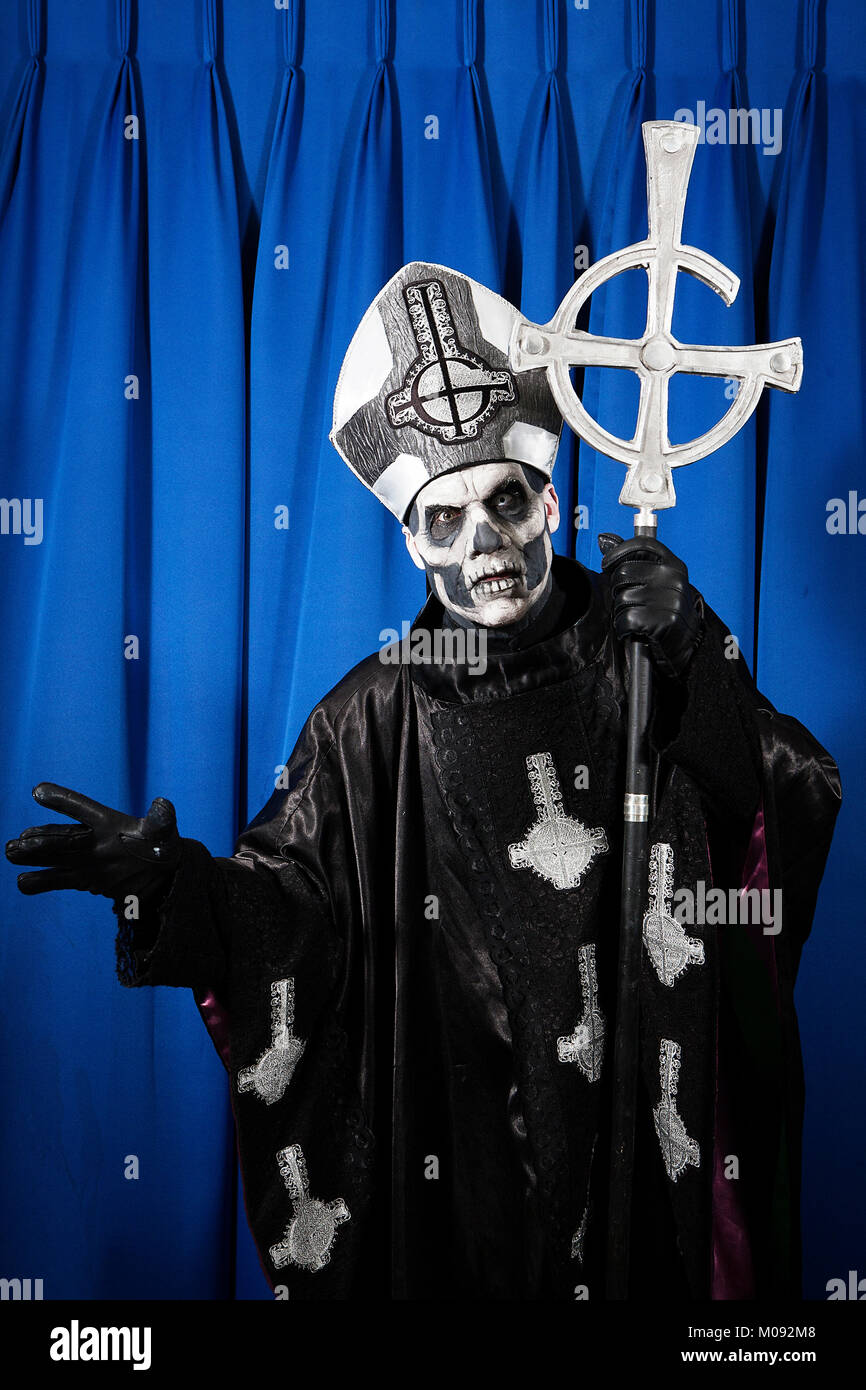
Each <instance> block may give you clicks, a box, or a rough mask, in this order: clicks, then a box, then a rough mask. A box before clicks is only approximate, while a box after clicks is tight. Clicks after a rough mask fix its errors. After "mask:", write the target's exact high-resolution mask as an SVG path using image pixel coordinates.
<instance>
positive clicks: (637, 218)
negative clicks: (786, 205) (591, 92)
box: [576, 0, 653, 569]
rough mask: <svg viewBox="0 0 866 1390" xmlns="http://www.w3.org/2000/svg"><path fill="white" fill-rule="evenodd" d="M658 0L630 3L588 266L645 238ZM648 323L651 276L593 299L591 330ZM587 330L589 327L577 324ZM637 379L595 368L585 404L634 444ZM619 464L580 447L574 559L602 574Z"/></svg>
mask: <svg viewBox="0 0 866 1390" xmlns="http://www.w3.org/2000/svg"><path fill="white" fill-rule="evenodd" d="M652 3H653V0H629V4H628V6H627V7H626V17H627V20H628V32H627V38H628V42H629V53H630V60H631V66H630V69H629V71H628V72H627V73H626V74H625V76H624V77H623V78H622V80H621V81H620V84H619V86H618V88H617V91H616V94H615V96H614V100H613V103H612V105H611V115H610V119H609V123H608V128H607V130H606V132H605V139H604V144H603V154H602V158H601V160H600V169H599V174H598V182H599V186H598V187H597V189H596V190H594V196H593V201H594V203H595V206H596V207H597V208H599V209H600V217H599V221H598V231H597V233H595V235H594V236H593V239H592V245H591V246H590V260H591V261H596V260H600V259H601V257H602V256H607V255H609V254H610V252H611V251H618V250H620V248H622V247H624V246H628V245H630V244H631V243H632V242H634V241H640V240H641V239H642V238H643V237H645V236H646V166H645V163H644V157H643V141H642V139H641V129H640V128H641V124H642V122H643V121H645V120H649V119H650V117H651V116H652V114H653V112H652V104H651V101H652V93H651V75H650V73H649V72H648V69H647V40H648V26H647V8H648V6H649V5H650V4H652ZM645 318H646V276H645V274H644V272H643V271H642V270H641V271H632V272H630V273H629V274H628V275H621V276H618V277H617V278H616V279H615V280H611V281H609V282H608V284H607V286H606V287H603V288H602V289H601V290H599V291H598V293H596V294H594V295H593V296H592V300H591V301H590V309H589V324H588V327H589V332H590V333H596V334H606V333H609V334H614V335H615V336H617V337H638V336H640V333H641V332H642V322H643V321H645ZM579 326H583V327H585V326H586V325H579ZM636 383H637V378H636V377H635V376H634V373H632V372H618V371H610V370H606V369H605V370H601V369H598V368H591V369H589V370H587V371H586V373H585V374H584V395H583V403H584V405H585V407H586V409H587V410H588V411H589V413H590V415H592V416H593V417H594V418H595V419H596V420H598V421H599V422H600V424H602V425H603V426H604V427H605V428H606V429H608V430H610V431H611V432H612V433H613V434H618V435H620V436H621V437H623V438H626V439H630V438H631V437H632V435H633V433H634V429H635V424H636V422H637V399H638V397H637V389H636ZM623 476H624V469H623V466H622V464H618V463H614V462H613V461H612V460H610V459H608V458H606V457H605V456H604V455H600V454H597V453H596V451H595V450H594V449H591V448H590V447H589V446H588V445H587V444H585V443H584V442H583V441H581V443H580V444H579V446H578V500H579V502H580V504H581V505H582V506H585V507H586V508H587V514H586V515H587V519H588V525H587V526H586V527H584V528H582V529H581V530H579V531H578V534H577V552H576V553H577V558H578V560H580V561H581V563H583V564H585V565H589V566H590V567H591V568H592V569H597V568H598V564H599V554H598V546H597V544H596V536H597V535H598V532H599V531H601V530H610V529H615V528H616V527H617V526H618V527H619V528H620V532H621V534H623V535H630V534H631V528H632V523H631V516H632V513H631V512H630V511H622V512H620V511H619V509H618V508H617V498H618V497H619V493H620V489H621V487H622V484H623Z"/></svg>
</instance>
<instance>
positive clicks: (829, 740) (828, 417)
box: [758, 0, 866, 1298]
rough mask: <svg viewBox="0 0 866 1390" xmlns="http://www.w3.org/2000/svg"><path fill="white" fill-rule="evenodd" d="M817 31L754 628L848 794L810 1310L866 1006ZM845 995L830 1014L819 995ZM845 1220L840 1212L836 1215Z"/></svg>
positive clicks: (851, 122)
mask: <svg viewBox="0 0 866 1390" xmlns="http://www.w3.org/2000/svg"><path fill="white" fill-rule="evenodd" d="M824 15H825V11H824V6H823V4H819V3H818V0H806V3H805V4H804V5H803V10H802V22H803V39H802V67H801V71H800V72H799V74H798V76H797V78H796V80H795V82H794V86H793V90H792V93H791V99H790V102H789V107H788V110H787V111H786V120H785V151H784V153H785V165H784V170H783V179H782V188H781V191H780V197H779V203H778V211H777V215H776V222H775V231H774V236H773V249H772V267H771V273H770V291H769V306H770V318H769V324H770V332H771V334H772V335H773V336H774V337H784V336H788V335H789V334H792V333H797V334H799V335H800V336H801V337H802V339H803V384H802V387H801V389H800V393H799V395H798V396H797V397H795V398H794V399H793V400H792V399H790V398H788V399H785V398H780V399H778V400H777V399H773V400H771V402H770V406H769V438H768V454H767V481H766V500H765V508H764V528H763V551H762V556H761V576H760V609H759V618H758V678H759V680H760V683H761V687H762V689H764V690H765V691H766V693H767V695H768V696H769V697H770V699H772V700H773V701H774V702H775V703H776V704H777V705H778V706H779V708H781V709H790V710H792V711H796V714H797V716H798V717H799V718H800V719H802V721H803V723H805V724H806V726H807V727H808V728H810V729H812V730H813V731H814V732H815V734H816V735H817V736H818V738H820V739H821V740H822V742H824V743H825V744H826V746H827V747H829V748H831V749H832V750H833V753H834V755H835V757H836V759H837V761H838V763H839V770H840V773H841V777H842V787H843V803H842V811H841V814H840V816H839V820H838V822H837V825H836V833H835V836H834V840H833V846H832V850H831V853H830V859H829V862H828V865H827V870H826V873H825V876H824V882H823V885H822V889H821V894H820V897H819V899H818V911H817V914H816V918H815V922H814V924H813V928H812V937H811V940H810V942H809V944H808V945H807V947H806V952H805V955H804V962H803V968H802V969H801V971H800V978H799V983H798V988H797V1007H798V1013H799V1018H800V1032H801V1036H802V1040H803V1049H804V1057H805V1064H806V1088H807V1091H806V1094H807V1107H806V1121H805V1129H804V1136H803V1169H804V1200H803V1243H804V1265H805V1270H806V1278H805V1287H804V1294H805V1296H806V1297H807V1298H824V1297H826V1281H825V1278H824V1274H823V1273H822V1270H823V1269H824V1268H825V1265H826V1256H825V1255H824V1254H823V1252H824V1250H825V1247H826V1242H827V1239H828V1231H830V1232H832V1231H833V1229H834V1227H836V1226H837V1225H838V1221H839V1212H840V1195H839V1194H840V1193H843V1192H845V1191H846V1190H847V1188H848V1184H849V1182H850V1163H851V1149H850V1147H849V1145H856V1144H857V1137H856V1132H850V1133H849V1132H848V1130H847V1125H846V1124H845V1122H844V1121H843V1127H842V1129H841V1130H837V1128H836V1124H837V1121H836V1120H835V1119H834V1117H836V1116H844V1115H847V1114H850V1106H851V1094H852V1092H851V1077H852V1076H855V1077H859V1076H862V1075H863V1072H864V1066H866V1052H864V1045H863V1040H862V1036H861V1035H860V1033H859V1031H858V1030H857V1029H856V1028H855V1029H854V1030H853V1031H852V1029H851V1027H850V1019H849V1020H848V1021H847V1022H846V1017H845V1008H844V1005H842V1003H841V997H848V998H851V999H862V998H863V994H864V989H866V963H864V953H863V948H862V912H861V911H860V910H859V908H857V907H856V906H853V905H852V890H853V892H854V893H855V894H856V892H857V891H858V890H857V888H856V887H855V885H859V884H861V883H862V882H863V878H864V874H866V847H864V838H863V831H862V791H861V789H862V787H863V785H864V778H866V736H864V724H863V676H862V671H863V629H862V622H861V621H860V612H861V607H860V605H861V596H862V593H863V546H864V544H866V540H864V533H866V517H863V518H862V519H861V516H860V514H859V505H860V503H861V500H862V499H864V498H866V481H864V480H866V470H864V466H863V458H864V453H866V413H864V407H863V380H864V372H866V362H864V351H863V324H864V322H866V291H864V279H863V268H862V257H863V250H862V248H863V226H864V218H866V192H864V182H863V178H862V170H863V147H864V140H866V120H864V105H863V100H862V95H861V89H860V86H859V83H858V82H856V81H854V80H848V81H845V80H844V79H843V80H837V81H836V82H834V83H833V85H832V87H829V88H828V83H827V78H826V75H825V72H824V70H823V66H822V58H821V48H822V47H823V33H824ZM863 512H864V513H866V505H864V506H863ZM828 528H829V529H828ZM836 528H838V529H836ZM843 977H844V980H845V984H844V986H843V987H841V997H840V994H837V990H836V988H835V987H834V986H833V985H832V984H831V983H830V981H832V980H837V981H841V979H842V978H843ZM849 991H850V995H849ZM831 1133H832V1134H833V1136H834V1138H833V1140H832V1142H829V1143H828V1138H829V1136H830V1134H831ZM783 1156H784V1155H783ZM795 1179H796V1175H792V1177H791V1180H792V1181H794V1180H795ZM842 1205H843V1206H844V1207H845V1209H846V1210H850V1207H849V1206H848V1203H847V1201H843V1202H842ZM855 1221H856V1218H855Z"/></svg>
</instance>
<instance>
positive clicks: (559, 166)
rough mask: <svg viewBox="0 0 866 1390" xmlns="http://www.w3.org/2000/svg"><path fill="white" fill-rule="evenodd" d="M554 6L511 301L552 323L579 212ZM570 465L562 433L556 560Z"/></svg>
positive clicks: (571, 453) (569, 514)
mask: <svg viewBox="0 0 866 1390" xmlns="http://www.w3.org/2000/svg"><path fill="white" fill-rule="evenodd" d="M560 8H561V6H560V0H545V4H544V6H543V34H544V72H543V73H542V74H541V75H540V76H539V78H538V80H537V82H536V83H535V86H534V89H533V93H532V96H531V98H530V102H529V108H528V110H527V115H526V123H525V126H524V129H523V131H522V132H521V151H520V158H519V160H518V164H517V171H516V178H515V186H514V201H515V204H516V206H517V208H519V214H518V216H519V228H520V250H521V252H522V257H521V267H520V293H519V297H518V298H517V300H516V302H517V304H518V305H519V307H520V308H521V309H522V311H523V313H524V314H526V315H527V317H528V318H531V319H534V320H535V321H536V322H539V323H546V322H547V321H548V320H549V319H550V318H552V316H553V314H554V312H555V310H556V309H557V308H558V306H559V304H560V302H561V301H562V299H563V298H564V297H565V295H566V293H567V291H568V290H569V289H570V287H571V285H572V283H573V281H574V269H575V259H576V250H575V248H576V246H577V242H578V222H579V219H580V218H581V217H582V215H583V211H584V210H583V208H576V206H575V200H574V181H575V177H576V175H577V170H572V168H571V162H570V159H569V148H570V140H569V135H570V132H569V131H568V130H567V127H566V123H567V113H566V109H565V105H564V101H563V95H562V92H561V90H560V67H561V63H562V55H561V51H560ZM571 143H573V134H572V138H571ZM575 466H576V448H575V443H574V436H573V435H572V433H571V431H570V430H569V429H568V428H564V429H563V431H562V437H561V442H560V446H559V454H558V456H557V463H556V474H555V477H554V483H555V486H556V491H557V494H558V496H559V504H560V516H561V520H560V526H559V531H558V532H557V534H556V535H555V537H554V547H555V549H556V551H557V552H558V553H559V554H563V555H573V554H574V535H575V533H576V526H575V505H576V502H577V486H576V482H577V480H576V477H575Z"/></svg>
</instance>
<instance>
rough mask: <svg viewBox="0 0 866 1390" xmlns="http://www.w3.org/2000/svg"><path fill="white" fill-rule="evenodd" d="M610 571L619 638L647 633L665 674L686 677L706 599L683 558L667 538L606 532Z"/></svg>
mask: <svg viewBox="0 0 866 1390" xmlns="http://www.w3.org/2000/svg"><path fill="white" fill-rule="evenodd" d="M598 544H599V548H600V550H601V553H602V555H603V556H604V559H603V560H602V563H601V568H602V571H603V572H604V573H605V574H609V575H610V590H611V597H612V599H613V625H614V631H615V632H616V635H617V637H619V638H620V639H621V640H622V639H624V638H626V637H642V638H644V639H645V641H646V642H647V644H648V646H649V651H650V657H651V659H652V661H653V664H654V665H655V666H656V668H657V669H658V670H659V671H660V672H661V673H662V675H665V676H681V675H682V674H683V673H684V672H685V669H686V667H687V666H688V664H689V661H690V660H691V657H692V653H693V652H694V651H695V648H696V647H697V646H698V644H699V643H700V641H701V638H702V637H703V631H704V624H703V614H702V611H701V600H700V595H699V594H698V592H697V590H696V589H694V588H692V586H691V584H690V583H689V572H688V570H687V569H686V566H685V565H684V564H683V562H682V560H680V559H678V558H677V556H676V555H674V553H673V551H672V550H668V548H667V546H666V545H662V543H661V541H657V540H651V539H649V538H647V537H643V536H634V537H633V538H632V539H630V540H627V541H624V540H623V539H622V537H621V536H615V535H612V534H611V533H610V532H603V533H602V534H601V535H600V536H599V538H598Z"/></svg>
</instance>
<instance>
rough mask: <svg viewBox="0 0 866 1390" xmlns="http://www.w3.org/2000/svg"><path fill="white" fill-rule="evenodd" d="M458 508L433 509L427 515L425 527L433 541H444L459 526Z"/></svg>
mask: <svg viewBox="0 0 866 1390" xmlns="http://www.w3.org/2000/svg"><path fill="white" fill-rule="evenodd" d="M460 516H461V512H460V508H459V507H447V506H443V507H435V508H433V509H432V510H431V511H430V512H428V514H427V526H428V529H429V531H430V535H431V536H432V538H433V540H434V541H441V540H446V539H447V538H448V537H449V536H451V535H453V534H454V532H455V531H456V530H457V528H458V526H459V524H460Z"/></svg>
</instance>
